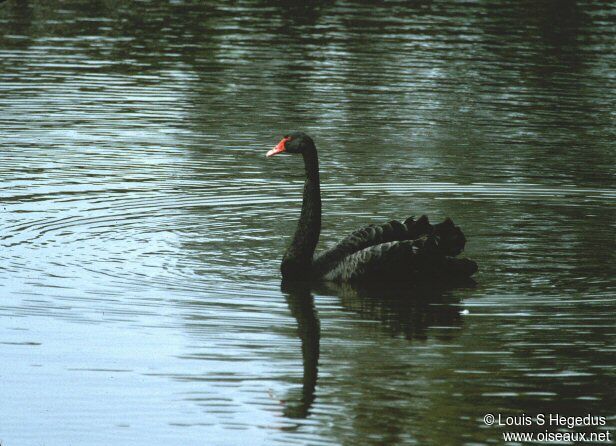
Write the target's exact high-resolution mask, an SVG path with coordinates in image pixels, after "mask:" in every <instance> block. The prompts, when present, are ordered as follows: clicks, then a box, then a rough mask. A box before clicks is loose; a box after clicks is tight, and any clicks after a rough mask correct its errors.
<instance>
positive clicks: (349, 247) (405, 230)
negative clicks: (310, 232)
mask: <svg viewBox="0 0 616 446" xmlns="http://www.w3.org/2000/svg"><path fill="white" fill-rule="evenodd" d="M427 235H431V236H436V237H437V238H438V241H439V246H440V249H441V251H442V252H443V253H444V254H446V255H449V256H456V255H458V254H459V253H460V252H461V251H462V250H463V249H464V244H465V243H466V239H465V237H464V234H463V233H462V231H461V230H460V228H459V227H457V226H456V225H455V224H454V223H453V221H452V220H451V219H449V218H447V219H446V220H445V221H443V222H442V223H439V224H436V225H431V224H430V222H429V220H428V217H426V216H425V215H423V216H421V217H420V218H419V219H417V220H415V219H414V218H413V217H409V218H407V219H406V220H405V222H404V223H400V222H399V221H397V220H392V221H390V222H387V223H385V224H382V225H370V226H367V227H365V228H362V229H359V230H357V231H355V232H353V233H352V234H351V235H349V236H348V237H346V238H344V239H342V240H341V241H340V242H339V243H338V244H337V245H335V246H333V247H332V248H330V249H328V250H326V251H324V252H322V253H320V254H319V255H317V257H315V259H314V262H313V267H314V268H315V270H316V271H317V273H318V274H319V275H320V276H323V275H325V274H326V273H327V272H328V271H331V270H332V269H334V268H335V267H336V266H337V265H339V264H340V263H341V262H342V261H343V260H344V259H345V258H346V257H348V256H350V255H352V254H355V253H359V252H361V251H362V250H364V249H366V248H369V247H372V246H378V245H382V244H384V243H389V242H394V241H405V240H416V239H419V238H421V237H423V236H427ZM382 249H384V248H382Z"/></svg>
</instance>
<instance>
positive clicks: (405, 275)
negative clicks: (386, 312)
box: [267, 132, 477, 282]
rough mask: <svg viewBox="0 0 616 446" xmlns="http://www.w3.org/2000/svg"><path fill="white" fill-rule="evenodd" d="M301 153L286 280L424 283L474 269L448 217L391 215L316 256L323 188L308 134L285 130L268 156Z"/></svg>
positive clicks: (469, 273) (284, 273) (284, 268)
mask: <svg viewBox="0 0 616 446" xmlns="http://www.w3.org/2000/svg"><path fill="white" fill-rule="evenodd" d="M279 153H291V154H301V155H302V156H303V158H304V167H305V170H306V182H305V184H304V198H303V202H302V210H301V214H300V218H299V221H298V224H297V229H296V231H295V235H294V236H293V239H292V241H291V244H290V245H289V247H288V248H287V250H286V251H285V254H284V256H283V259H282V264H281V267H280V269H281V272H282V276H283V279H286V280H314V279H317V280H326V281H334V282H361V281H379V280H380V281H410V282H422V281H428V280H442V279H448V278H451V279H455V278H465V277H470V276H472V275H473V274H474V273H475V272H476V271H477V264H476V263H475V262H474V261H472V260H470V259H460V258H457V257H456V256H457V255H458V254H459V253H460V252H462V250H463V249H464V245H465V243H466V239H465V237H464V234H463V233H462V231H461V230H460V228H459V227H457V226H456V225H455V224H454V223H453V221H452V220H451V219H449V218H447V219H445V221H443V222H442V223H439V224H436V225H432V224H430V222H429V220H428V217H426V216H425V215H424V216H421V217H420V218H418V219H417V220H415V219H414V218H413V217H409V218H407V219H406V220H405V221H404V222H403V223H401V222H399V221H397V220H392V221H390V222H388V223H385V224H382V225H370V226H367V227H365V228H363V229H359V230H357V231H355V232H353V233H352V234H351V235H349V236H348V237H346V238H344V239H343V240H341V241H340V242H339V243H338V244H337V245H335V246H333V247H331V248H330V249H328V250H326V251H324V252H322V253H320V254H318V255H316V256H315V254H314V252H315V249H316V246H317V243H318V241H319V235H320V232H321V192H320V180H319V161H318V155H317V150H316V146H315V144H314V142H313V140H312V138H310V137H309V136H308V135H306V134H305V133H303V132H293V133H290V134H288V135H286V136H285V137H284V138H283V139H282V140H281V141H280V142H279V143H278V145H277V146H276V147H275V148H273V149H272V150H270V151H269V152H268V153H267V156H268V157H270V156H273V155H277V154H279Z"/></svg>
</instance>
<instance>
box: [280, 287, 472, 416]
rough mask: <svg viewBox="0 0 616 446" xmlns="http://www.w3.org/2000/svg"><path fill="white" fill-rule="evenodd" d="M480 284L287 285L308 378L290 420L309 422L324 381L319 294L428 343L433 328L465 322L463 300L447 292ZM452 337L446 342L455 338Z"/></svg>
mask: <svg viewBox="0 0 616 446" xmlns="http://www.w3.org/2000/svg"><path fill="white" fill-rule="evenodd" d="M474 285H475V282H474V281H473V280H472V279H466V280H465V281H463V282H456V283H455V284H454V283H449V284H446V285H444V286H441V287H434V285H432V286H430V287H428V286H415V287H409V286H408V285H407V284H404V283H393V284H387V285H385V284H383V283H379V284H372V285H363V286H359V285H357V284H355V285H352V284H349V283H319V284H316V285H315V283H310V282H295V281H287V280H283V281H282V284H281V290H282V292H283V293H284V294H285V297H286V301H287V304H288V305H289V310H290V311H291V315H292V316H293V317H294V318H295V320H296V321H297V334H298V336H299V338H300V341H301V346H302V361H303V379H302V389H301V395H300V396H297V395H296V394H295V393H294V392H293V391H292V394H291V395H289V396H287V397H286V398H285V399H284V403H283V404H284V409H283V415H284V416H285V417H286V418H290V419H301V418H307V417H308V416H309V415H310V410H311V408H312V404H313V403H314V401H315V398H316V386H317V381H318V367H319V353H320V350H319V346H320V339H321V331H320V322H319V318H318V315H317V311H316V308H315V302H314V295H313V290H314V291H316V292H318V293H319V294H322V295H336V296H338V297H339V298H340V302H341V304H342V306H343V307H344V308H345V309H346V310H348V311H352V312H354V313H357V314H358V315H359V316H360V317H361V318H362V319H367V320H374V321H381V322H382V323H383V325H384V327H385V328H386V329H387V330H388V331H389V332H390V333H391V334H392V336H404V337H405V338H406V339H409V340H412V339H427V329H428V328H430V327H434V326H439V327H460V326H462V318H461V316H460V308H459V306H458V305H457V304H458V303H459V300H457V299H455V298H453V297H452V296H451V295H450V294H449V293H447V290H450V289H451V288H452V287H454V286H455V287H473V286H474ZM451 337H452V335H451V334H448V335H445V336H442V337H441V338H440V339H442V340H448V339H451Z"/></svg>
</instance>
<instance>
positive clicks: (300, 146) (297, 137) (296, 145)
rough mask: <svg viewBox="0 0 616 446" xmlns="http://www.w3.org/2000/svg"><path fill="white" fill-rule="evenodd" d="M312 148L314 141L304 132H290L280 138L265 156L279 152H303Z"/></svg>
mask: <svg viewBox="0 0 616 446" xmlns="http://www.w3.org/2000/svg"><path fill="white" fill-rule="evenodd" d="M309 150H314V141H313V140H312V138H311V137H310V136H308V135H306V134H305V133H304V132H290V133H288V134H286V135H284V137H283V138H282V139H281V140H280V142H279V143H278V144H277V145H276V147H274V148H273V149H272V150H270V151H269V152H267V154H266V155H265V156H267V157H270V156H274V155H277V154H279V153H301V154H303V153H305V152H307V151H309Z"/></svg>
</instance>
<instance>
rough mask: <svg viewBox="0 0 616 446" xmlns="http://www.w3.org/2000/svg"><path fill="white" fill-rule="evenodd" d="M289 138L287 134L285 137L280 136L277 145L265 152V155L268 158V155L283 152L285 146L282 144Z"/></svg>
mask: <svg viewBox="0 0 616 446" xmlns="http://www.w3.org/2000/svg"><path fill="white" fill-rule="evenodd" d="M290 139H291V138H289V137H288V136H287V137H286V138H282V139H281V140H280V142H279V143H278V145H277V146H276V147H274V148H273V149H272V150H270V151H269V152H267V153H266V154H265V156H267V157H268V158H269V157H270V156H274V155H276V154H278V153H282V152H284V151H285V150H286V147H285V146H284V145H285V143H286V142H287V141H288V140H290Z"/></svg>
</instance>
